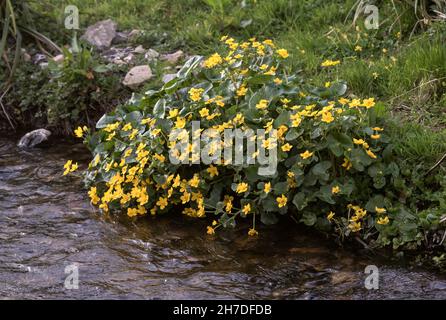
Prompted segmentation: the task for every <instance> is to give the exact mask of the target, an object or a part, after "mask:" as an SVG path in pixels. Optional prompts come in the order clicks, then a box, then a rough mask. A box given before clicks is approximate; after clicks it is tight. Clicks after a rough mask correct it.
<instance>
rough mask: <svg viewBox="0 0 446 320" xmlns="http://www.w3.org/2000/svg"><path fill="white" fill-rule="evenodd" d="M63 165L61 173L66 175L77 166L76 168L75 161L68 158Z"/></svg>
mask: <svg viewBox="0 0 446 320" xmlns="http://www.w3.org/2000/svg"><path fill="white" fill-rule="evenodd" d="M63 167H64V169H65V171H64V172H63V175H64V176H65V175H67V174H68V173H70V172H73V171H76V170H77V168H78V164H77V162H76V163H73V161H72V160H68V161H67V162H66V163H65V164H64V166H63Z"/></svg>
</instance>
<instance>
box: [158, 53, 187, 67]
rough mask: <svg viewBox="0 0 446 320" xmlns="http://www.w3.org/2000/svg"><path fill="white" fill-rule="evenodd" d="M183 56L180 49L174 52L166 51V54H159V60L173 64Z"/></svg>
mask: <svg viewBox="0 0 446 320" xmlns="http://www.w3.org/2000/svg"><path fill="white" fill-rule="evenodd" d="M183 56H184V52H183V51H181V50H178V51H176V52H174V53H168V54H163V55H162V56H161V60H165V61H167V62H169V63H171V64H175V63H177V62H178V60H180V59H181V58H182V57H183Z"/></svg>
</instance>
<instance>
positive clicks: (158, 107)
mask: <svg viewBox="0 0 446 320" xmlns="http://www.w3.org/2000/svg"><path fill="white" fill-rule="evenodd" d="M165 113H166V100H164V99H159V100H158V102H157V103H156V104H155V107H153V115H154V116H155V117H157V118H161V119H163V118H164V115H165Z"/></svg>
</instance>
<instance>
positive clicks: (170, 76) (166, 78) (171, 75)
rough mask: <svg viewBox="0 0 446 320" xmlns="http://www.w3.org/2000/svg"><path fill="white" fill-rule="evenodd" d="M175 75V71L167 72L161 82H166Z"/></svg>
mask: <svg viewBox="0 0 446 320" xmlns="http://www.w3.org/2000/svg"><path fill="white" fill-rule="evenodd" d="M176 77H177V74H176V73H168V74H165V75H164V76H163V83H168V82H169V81H171V80H173V79H175V78H176Z"/></svg>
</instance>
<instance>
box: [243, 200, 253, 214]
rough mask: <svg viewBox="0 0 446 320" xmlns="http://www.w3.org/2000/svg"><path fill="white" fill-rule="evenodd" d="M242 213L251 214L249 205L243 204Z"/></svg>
mask: <svg viewBox="0 0 446 320" xmlns="http://www.w3.org/2000/svg"><path fill="white" fill-rule="evenodd" d="M242 212H243V213H244V214H246V215H247V214H248V213H250V212H251V204H249V203H248V204H245V205H244V206H243V209H242Z"/></svg>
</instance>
